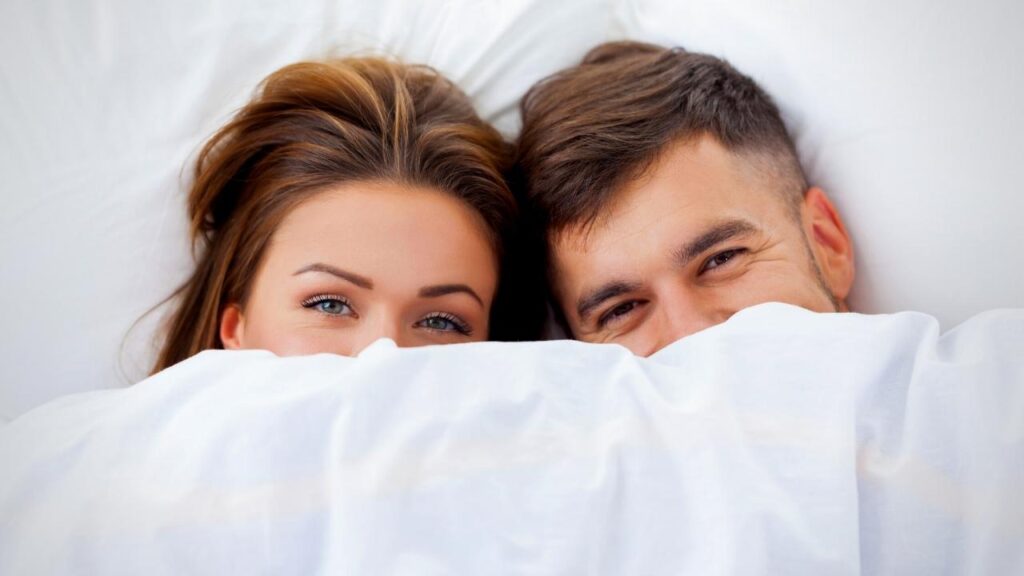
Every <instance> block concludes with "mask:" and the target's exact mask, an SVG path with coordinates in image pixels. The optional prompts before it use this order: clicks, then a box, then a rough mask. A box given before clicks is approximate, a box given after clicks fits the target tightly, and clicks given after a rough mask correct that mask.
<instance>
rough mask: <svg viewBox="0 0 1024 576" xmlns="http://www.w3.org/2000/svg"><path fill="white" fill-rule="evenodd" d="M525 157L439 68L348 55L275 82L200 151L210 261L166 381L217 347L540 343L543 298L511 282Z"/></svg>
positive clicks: (189, 294) (185, 312) (181, 294)
mask: <svg viewBox="0 0 1024 576" xmlns="http://www.w3.org/2000/svg"><path fill="white" fill-rule="evenodd" d="M511 161H512V158H511V149H510V146H509V145H508V144H507V143H506V142H505V141H504V140H503V139H502V137H501V135H500V134H498V132H497V131H495V130H494V128H492V127H491V126H489V125H488V124H486V123H485V122H483V121H482V120H481V119H480V118H479V117H478V116H477V115H476V113H475V112H474V110H473V107H472V105H471V104H470V102H469V100H468V99H467V98H466V96H465V95H464V94H463V93H462V92H460V91H459V89H458V88H456V87H455V86H454V85H453V84H452V83H451V82H449V81H447V80H446V79H444V78H443V77H441V76H440V75H439V74H438V73H437V72H435V71H433V70H431V69H429V68H426V67H423V66H409V65H403V64H399V63H396V62H392V61H389V60H384V59H378V58H350V59H341V60H331V61H325V62H307V63H299V64H294V65H291V66H287V67H285V68H283V69H281V70H279V71H277V72H275V73H273V74H271V75H270V76H269V77H268V78H267V79H266V80H264V81H263V83H262V84H261V86H260V88H259V90H258V91H257V94H256V96H255V97H254V98H253V100H252V101H251V102H250V103H249V104H248V105H246V106H245V107H244V108H242V110H241V111H239V112H238V113H237V115H236V116H235V117H234V118H233V119H232V120H231V121H230V122H229V123H228V124H227V125H226V126H224V127H223V128H221V130H220V131H218V132H217V133H216V134H215V135H214V136H213V137H212V138H211V139H210V141H209V142H207V143H206V145H205V147H204V148H203V149H202V151H201V152H200V154H199V157H198V160H197V163H196V167H195V174H194V183H193V184H192V188H191V191H190V193H189V197H188V210H189V217H190V220H191V236H192V240H193V246H194V248H195V251H196V254H197V260H198V262H197V266H196V270H195V272H194V273H193V274H192V276H191V277H190V278H189V279H188V281H187V282H186V283H185V284H184V285H183V286H182V287H181V288H179V289H178V290H177V292H176V293H175V296H177V298H178V300H177V305H178V308H177V309H176V310H175V311H174V312H173V314H172V316H171V317H170V321H169V326H168V333H167V336H166V341H165V343H164V344H163V348H162V351H161V353H160V355H159V358H158V361H157V363H156V366H155V369H154V371H159V370H162V369H164V368H166V367H168V366H171V365H172V364H175V363H177V362H179V361H181V360H184V359H186V358H188V357H190V356H192V355H194V354H196V353H198V352H200V351H203V350H207V349H211V348H228V349H238V348H261V349H266V350H270V351H272V352H274V353H276V354H280V355H295V354H310V353H317V352H333V353H337V354H345V355H352V354H356V353H358V352H359V351H360V350H361V349H362V348H363V347H365V346H366V345H367V344H369V343H370V342H373V341H374V340H376V339H378V338H382V337H387V338H391V339H392V340H394V341H395V342H396V343H398V345H400V346H418V345H426V344H447V343H456V342H472V341H479V340H486V339H488V338H489V337H490V338H493V339H525V338H530V337H533V336H534V335H535V331H536V329H538V328H539V326H540V316H539V313H538V310H540V300H539V297H538V298H537V299H531V298H529V297H527V296H526V293H528V292H530V291H529V290H526V291H525V292H524V291H520V290H517V289H516V288H512V287H511V281H513V280H517V273H516V272H513V271H512V270H511V269H510V268H509V267H510V266H512V264H513V262H514V260H515V259H514V258H513V248H514V246H513V243H514V240H513V237H514V234H515V229H516V217H517V213H516V203H515V199H514V198H513V195H512V193H511V192H510V190H509V187H508V185H507V183H506V180H505V176H506V173H507V171H508V169H509V168H510V164H511ZM513 303H516V304H517V305H514V306H513V305H512V304H513ZM512 319H515V320H516V322H513V321H512Z"/></svg>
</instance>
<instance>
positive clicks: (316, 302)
mask: <svg viewBox="0 0 1024 576" xmlns="http://www.w3.org/2000/svg"><path fill="white" fill-rule="evenodd" d="M331 303H337V304H339V305H340V306H341V307H343V308H345V309H348V311H349V312H351V311H352V304H351V303H350V302H349V300H348V298H345V297H344V296H338V295H337V294H317V295H316V296H311V297H309V298H306V299H305V300H303V301H302V302H301V304H302V307H303V308H316V309H317V312H320V313H321V314H326V315H329V316H342V315H343V314H342V312H343V311H344V310H337V311H334V312H332V311H330V310H326V309H324V307H323V306H321V304H331ZM344 315H346V316H347V315H351V314H344Z"/></svg>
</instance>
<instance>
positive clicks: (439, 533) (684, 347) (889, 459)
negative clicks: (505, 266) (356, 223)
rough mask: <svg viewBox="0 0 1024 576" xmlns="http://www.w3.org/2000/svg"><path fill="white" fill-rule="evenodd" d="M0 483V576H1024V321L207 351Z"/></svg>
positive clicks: (22, 442)
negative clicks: (644, 346) (352, 353)
mask: <svg viewBox="0 0 1024 576" xmlns="http://www.w3.org/2000/svg"><path fill="white" fill-rule="evenodd" d="M0 467H2V468H0V574H11V575H22V574H146V575H155V574H190V573H191V574H218V575H219V574H317V573H321V574H353V575H378V574H414V575H428V574H468V575H482V574H521V575H540V574H550V575H554V574H573V575H574V574H624V575H641V574H643V575H646V574H786V575H792V574H929V575H932V574H979V575H980V574H986V575H987V574H1022V573H1024V494H1022V492H1024V311H1022V310H1018V311H996V312H990V313H987V314H983V315H980V316H977V317H975V318H974V319H972V320H970V321H969V322H967V323H965V324H963V325H961V326H960V327H959V328H957V329H955V330H953V331H951V332H949V333H947V334H945V335H943V336H941V338H940V336H939V333H938V326H937V323H936V322H935V321H934V320H933V319H932V318H930V317H928V316H924V315H921V314H914V313H904V314H896V315H888V316H861V315H856V314H841V315H832V314H829V315H821V314H812V313H809V312H806V311H803V310H799V309H796V308H793V307H789V306H784V305H781V304H769V305H763V306H759V307H756V308H752V309H749V310H746V311H744V312H741V313H740V314H738V315H736V316H735V317H734V318H733V319H732V320H730V321H729V322H727V323H726V324H723V325H720V326H717V327H715V328H712V329H709V330H706V331H704V332H701V333H699V334H696V335H694V336H692V337H689V338H687V339H685V340H682V341H680V342H678V343H676V344H674V345H672V346H670V347H669V348H667V349H665V350H663V351H661V352H659V353H658V354H656V355H655V356H653V357H652V358H649V359H641V358H636V357H634V356H632V355H631V354H629V353H628V352H627V351H626V350H625V349H623V348H620V347H617V346H597V345H585V344H580V343H574V342H541V343H531V344H515V345H513V344H473V345H459V346H441V347H432V348H420V349H397V348H395V347H394V346H393V345H392V344H391V343H389V342H387V341H381V342H378V343H377V344H375V345H374V346H372V347H371V348H369V349H367V350H366V351H365V352H364V353H363V354H362V355H361V356H360V357H358V358H344V357H338V356H331V355H319V356H311V357H303V358H277V357H275V356H273V355H271V354H269V353H266V352H256V351H254V352H207V353H204V354H201V355H199V356H197V357H195V358H193V359H191V360H189V361H187V362H184V363H182V364H180V365H178V366H176V367H174V368H172V369H170V370H167V371H165V372H163V373H161V374H159V375H157V376H155V377H152V378H150V379H148V380H146V381H144V382H142V383H140V384H138V385H135V386H133V387H131V388H128V389H121V390H110V391H102V392H93V393H87V394H83V395H78V396H71V397H65V398H63V399H60V400H57V401H54V402H51V403H49V404H47V405H45V406H43V407H41V408H38V409H36V410H34V411H32V412H30V413H28V414H26V415H24V416H22V417H20V418H18V419H17V420H15V421H14V422H12V423H11V424H8V425H6V426H5V427H3V428H0Z"/></svg>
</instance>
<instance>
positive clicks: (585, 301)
mask: <svg viewBox="0 0 1024 576" xmlns="http://www.w3.org/2000/svg"><path fill="white" fill-rule="evenodd" d="M639 287H640V284H638V283H636V282H625V281H622V280H613V281H611V282H607V283H605V284H602V285H601V286H600V287H598V288H597V289H595V290H591V291H590V292H588V293H586V294H584V295H583V296H580V298H579V300H577V301H576V314H577V315H578V317H579V319H580V321H581V322H582V321H584V320H586V318H587V316H589V315H590V314H591V313H592V312H593V311H594V309H596V308H597V307H598V306H600V305H601V304H603V303H604V302H605V301H606V300H610V299H612V298H615V297H616V296H621V295H622V294H627V293H629V292H632V291H634V290H636V289H638V288H639Z"/></svg>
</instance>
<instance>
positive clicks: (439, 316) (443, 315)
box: [420, 312, 473, 336]
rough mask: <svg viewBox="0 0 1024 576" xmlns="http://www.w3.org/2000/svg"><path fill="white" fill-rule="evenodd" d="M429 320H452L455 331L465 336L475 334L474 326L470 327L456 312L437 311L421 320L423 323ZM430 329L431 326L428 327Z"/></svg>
mask: <svg viewBox="0 0 1024 576" xmlns="http://www.w3.org/2000/svg"><path fill="white" fill-rule="evenodd" d="M428 320H444V321H446V322H451V324H452V326H454V327H455V331H456V332H458V333H459V334H462V335H463V336H469V335H471V334H473V328H472V327H470V325H469V324H467V323H466V321H465V320H463V319H462V318H459V317H458V316H456V315H454V314H449V313H448V312H436V313H434V314H430V315H428V316H426V317H424V318H423V320H420V322H421V323H423V322H427V321H428ZM429 329H431V328H429V327H428V330H429ZM439 331H442V330H439Z"/></svg>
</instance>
